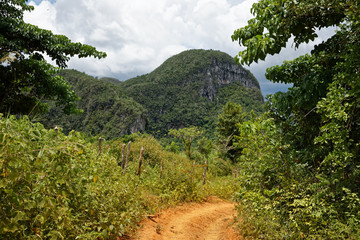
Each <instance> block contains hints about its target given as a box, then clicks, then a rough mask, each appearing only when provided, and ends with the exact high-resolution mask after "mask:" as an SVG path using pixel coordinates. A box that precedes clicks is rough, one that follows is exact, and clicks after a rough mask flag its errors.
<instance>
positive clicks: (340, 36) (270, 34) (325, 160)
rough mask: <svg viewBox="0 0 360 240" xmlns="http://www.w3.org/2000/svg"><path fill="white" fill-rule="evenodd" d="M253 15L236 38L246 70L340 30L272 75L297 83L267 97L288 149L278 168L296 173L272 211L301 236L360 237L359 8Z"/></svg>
mask: <svg viewBox="0 0 360 240" xmlns="http://www.w3.org/2000/svg"><path fill="white" fill-rule="evenodd" d="M251 11H252V13H253V14H254V15H255V17H254V18H253V19H251V20H250V21H249V22H248V25H247V26H246V27H244V28H241V29H238V30H236V31H235V32H234V34H233V36H232V38H233V40H234V41H239V43H240V45H243V46H245V47H246V49H245V50H244V51H241V52H240V53H239V55H238V56H237V60H238V61H241V62H242V63H247V64H250V63H252V62H254V61H255V62H257V61H258V60H264V59H265V57H266V56H267V55H268V54H277V53H279V52H280V51H281V48H283V47H285V44H286V43H287V41H288V40H289V39H290V38H291V37H293V40H294V44H295V47H298V46H299V45H300V44H301V43H307V42H309V41H310V40H314V39H316V37H317V34H316V30H317V29H321V28H325V27H329V26H336V27H337V31H336V32H335V34H334V35H333V36H332V37H330V38H329V39H328V40H326V41H324V42H322V43H320V44H318V45H316V46H315V47H314V49H313V50H312V51H311V54H307V55H304V56H300V57H298V58H296V59H294V60H291V61H285V62H284V63H283V64H282V65H280V66H273V67H271V68H269V69H267V72H266V77H267V78H268V79H269V80H271V81H273V82H282V83H292V84H293V87H291V88H290V89H289V91H288V92H286V93H280V92H279V93H276V94H274V95H272V96H270V97H269V102H268V108H269V114H270V116H271V117H272V118H273V119H274V123H275V124H276V126H277V128H278V131H279V133H280V134H281V138H279V139H281V141H282V142H283V145H285V146H288V147H287V148H286V151H285V155H284V156H282V157H281V158H280V157H276V156H274V159H273V161H274V163H275V162H276V161H279V162H281V161H282V160H283V159H286V161H287V162H291V163H295V164H294V165H293V167H294V169H298V170H297V171H294V173H295V175H294V176H293V177H286V178H285V179H286V180H285V179H283V180H282V181H280V182H279V183H278V184H277V185H278V187H279V188H280V189H283V191H282V194H280V195H281V198H282V200H281V201H278V205H277V207H275V206H274V205H271V206H270V208H274V209H277V210H278V214H280V216H281V218H283V221H284V222H287V223H288V222H289V220H291V221H293V220H294V222H293V223H294V225H293V226H291V224H290V225H289V227H290V228H289V229H288V231H293V233H294V234H295V233H296V234H299V235H297V236H295V235H294V236H295V237H304V236H305V238H317V237H315V236H322V237H323V238H329V239H330V238H333V237H331V236H332V234H334V232H341V233H338V235H336V234H335V237H334V238H341V237H344V238H354V236H358V229H356V228H354V226H356V224H358V223H359V216H360V212H359V208H358V207H355V205H354V203H356V202H359V199H360V198H359V196H360V190H359V187H358V186H359V185H360V168H359V162H360V151H359V139H360V135H359V130H360V122H359V119H360V109H359V106H360V105H359V101H360V97H359V96H360V94H359V93H360V92H359V89H360V85H359V82H360V74H359V73H360V61H359V56H360V41H359V40H360V6H359V2H358V1H346V0H335V1H330V0H321V1H315V2H314V1H307V0H305V1H294V0H283V1H275V0H262V1H259V2H258V3H255V4H254V5H253V7H252V10H251ZM239 144H241V143H239ZM258 150H259V149H257V151H258ZM253 151H255V149H253ZM289 160H290V161H289ZM274 163H272V164H274ZM299 169H300V170H299ZM262 175H266V173H265V172H264V173H262ZM280 175H281V173H275V176H280ZM300 176H301V178H299V177H300ZM300 179H302V180H300ZM286 181H288V182H293V183H294V184H293V185H286V184H285V182H286ZM281 182H283V183H281ZM283 184H285V185H283ZM272 190H273V191H275V188H273V189H272ZM259 195H261V196H262V197H264V202H263V203H264V204H265V203H266V199H268V200H273V198H272V197H271V196H270V195H269V193H266V192H260V193H259ZM253 200H254V199H253ZM273 213H274V214H275V212H273ZM280 224H281V221H280ZM354 224H355V225H354ZM339 236H340V237H339ZM355 238H356V237H355Z"/></svg>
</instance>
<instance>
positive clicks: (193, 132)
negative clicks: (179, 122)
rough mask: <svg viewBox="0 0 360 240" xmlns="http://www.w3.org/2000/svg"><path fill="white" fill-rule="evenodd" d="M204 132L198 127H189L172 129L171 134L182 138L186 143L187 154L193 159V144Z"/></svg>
mask: <svg viewBox="0 0 360 240" xmlns="http://www.w3.org/2000/svg"><path fill="white" fill-rule="evenodd" d="M202 134H203V133H202V131H201V130H200V129H199V128H198V127H187V128H181V129H170V131H169V135H172V136H174V137H176V138H179V139H181V140H182V142H183V143H184V145H185V149H186V155H187V156H188V158H189V159H191V145H192V143H193V142H194V140H195V139H196V138H197V137H199V136H201V135H202Z"/></svg>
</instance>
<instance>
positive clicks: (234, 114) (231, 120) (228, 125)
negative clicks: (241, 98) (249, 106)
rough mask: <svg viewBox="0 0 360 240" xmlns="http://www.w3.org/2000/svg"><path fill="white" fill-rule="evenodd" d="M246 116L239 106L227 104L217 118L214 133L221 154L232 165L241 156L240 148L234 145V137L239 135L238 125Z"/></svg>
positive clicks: (231, 103)
mask: <svg viewBox="0 0 360 240" xmlns="http://www.w3.org/2000/svg"><path fill="white" fill-rule="evenodd" d="M246 116H247V114H246V113H244V112H243V111H242V107H241V105H240V104H236V103H233V102H227V103H226V104H225V106H224V107H223V112H222V113H221V114H220V115H219V116H218V124H217V127H216V131H217V135H218V139H219V142H220V145H221V147H222V152H223V154H224V156H225V158H228V159H230V160H231V162H233V163H235V162H236V159H237V158H238V157H239V156H240V154H241V148H240V147H236V146H235V145H234V136H239V135H240V129H239V126H238V124H240V123H242V122H244V120H245V118H246Z"/></svg>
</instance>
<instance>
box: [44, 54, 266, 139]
mask: <svg viewBox="0 0 360 240" xmlns="http://www.w3.org/2000/svg"><path fill="white" fill-rule="evenodd" d="M61 75H62V76H64V78H65V80H67V81H68V82H69V83H70V84H71V86H72V87H73V89H74V91H75V92H76V93H77V94H78V95H79V96H80V97H81V101H79V102H78V107H79V108H81V109H83V110H84V113H83V114H79V115H71V116H67V115H64V114H63V113H62V112H61V111H60V109H58V108H57V107H55V106H52V107H51V108H50V112H49V113H48V114H47V115H46V116H45V119H44V120H43V121H42V122H43V123H44V125H45V126H46V127H48V128H53V127H54V126H56V125H59V126H61V127H62V128H63V129H64V131H65V132H69V131H71V130H72V129H75V130H78V131H82V132H85V133H88V134H92V135H97V134H101V135H102V136H104V137H107V138H114V137H120V136H121V135H124V134H130V133H133V132H137V131H143V130H145V131H147V132H149V133H151V134H154V135H156V136H158V137H161V136H164V135H165V134H166V133H167V132H168V130H169V129H171V128H180V127H187V126H199V127H202V128H205V129H209V130H211V131H213V130H214V129H215V121H216V119H217V116H218V114H219V113H220V112H221V110H222V107H223V106H224V105H225V104H226V102H228V101H233V102H235V103H240V104H241V105H242V106H243V109H244V111H248V112H249V111H250V110H254V111H255V112H256V113H261V112H262V111H263V96H262V94H261V91H260V88H259V83H258V82H257V80H256V79H255V77H254V76H253V75H252V74H251V73H250V72H249V71H248V70H245V69H244V68H243V67H241V66H240V65H237V64H235V61H234V59H233V58H232V57H231V56H229V55H228V54H226V53H223V52H220V51H213V50H189V51H185V52H182V53H180V54H178V55H175V56H173V57H171V58H169V59H168V60H166V61H165V62H164V63H163V64H162V65H161V66H159V67H158V68H156V69H155V70H154V71H152V72H151V73H149V74H145V75H142V76H139V77H136V78H132V79H129V80H127V81H124V82H120V81H117V80H116V79H114V78H101V79H96V78H93V77H91V76H88V75H86V74H84V73H81V72H78V71H76V70H64V71H62V73H61Z"/></svg>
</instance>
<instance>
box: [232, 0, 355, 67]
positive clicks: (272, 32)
mask: <svg viewBox="0 0 360 240" xmlns="http://www.w3.org/2000/svg"><path fill="white" fill-rule="evenodd" d="M353 9H356V1H343V0H336V1H328V0H321V1H316V2H314V1H310V0H304V1H295V0H281V1H278V0H266V1H259V2H258V3H254V4H253V6H252V8H251V13H252V14H254V15H255V17H254V18H252V19H250V20H249V21H248V25H247V26H245V27H242V28H240V29H237V30H235V31H234V34H233V35H232V37H231V38H232V40H233V41H238V42H239V44H240V45H242V46H244V47H245V48H246V49H245V50H243V51H241V52H239V54H238V56H236V59H237V61H238V62H239V61H241V63H242V64H244V63H246V64H248V65H250V64H251V63H252V62H258V60H259V59H260V60H264V59H265V57H266V56H267V55H268V54H271V55H274V54H277V53H279V52H280V51H281V48H283V47H285V46H286V43H287V41H288V40H289V39H290V38H291V37H294V43H295V47H298V46H299V45H300V44H301V43H308V42H309V41H312V40H314V39H315V38H316V37H318V36H317V34H316V29H321V28H325V27H329V26H335V25H339V24H340V23H342V22H344V21H349V20H351V18H352V17H353V15H352V11H353Z"/></svg>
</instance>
